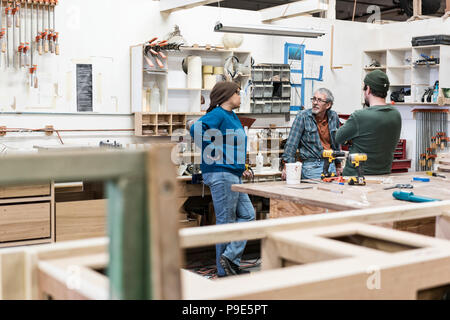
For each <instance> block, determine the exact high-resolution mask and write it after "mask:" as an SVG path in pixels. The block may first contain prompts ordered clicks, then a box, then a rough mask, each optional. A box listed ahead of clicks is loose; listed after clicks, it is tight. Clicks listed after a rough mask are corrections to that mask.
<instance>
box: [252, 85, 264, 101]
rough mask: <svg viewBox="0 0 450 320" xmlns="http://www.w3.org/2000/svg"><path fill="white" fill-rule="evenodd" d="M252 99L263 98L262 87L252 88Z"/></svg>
mask: <svg viewBox="0 0 450 320" xmlns="http://www.w3.org/2000/svg"><path fill="white" fill-rule="evenodd" d="M253 97H254V98H263V97H264V85H262V84H256V85H255V86H254V87H253Z"/></svg>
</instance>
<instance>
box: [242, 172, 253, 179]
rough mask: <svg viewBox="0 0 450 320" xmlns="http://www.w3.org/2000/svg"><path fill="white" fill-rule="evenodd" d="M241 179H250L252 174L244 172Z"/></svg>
mask: <svg viewBox="0 0 450 320" xmlns="http://www.w3.org/2000/svg"><path fill="white" fill-rule="evenodd" d="M242 177H243V178H244V179H252V178H253V173H252V172H251V171H250V170H245V171H244V173H243V174H242Z"/></svg>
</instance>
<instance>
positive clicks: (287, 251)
mask: <svg viewBox="0 0 450 320" xmlns="http://www.w3.org/2000/svg"><path fill="white" fill-rule="evenodd" d="M165 203H167V202H165ZM172 209H174V208H172ZM154 210H157V209H154ZM166 216H170V215H166ZM430 216H437V217H438V223H437V226H438V229H439V232H437V236H439V237H442V238H445V239H450V200H449V201H441V202H434V203H424V204H413V205H406V206H403V207H390V208H377V209H366V210H358V211H351V212H350V211H346V212H339V213H333V214H329V215H315V216H303V217H294V218H285V219H277V220H264V221H255V222H248V223H242V224H230V225H218V226H208V227H203V228H192V229H181V230H180V231H179V236H180V243H181V247H183V248H190V247H198V246H205V245H211V244H215V243H217V242H223V241H235V240H242V239H262V271H261V272H257V273H253V274H251V275H248V276H247V275H242V276H238V277H231V278H224V279H223V280H217V281H210V280H206V279H205V278H202V277H201V276H199V275H196V274H193V273H191V272H187V271H186V270H182V272H181V274H180V276H179V277H178V278H176V277H175V278H172V281H169V280H167V279H163V280H162V281H161V283H159V285H158V286H159V287H160V288H165V290H170V291H171V292H172V293H173V294H174V296H172V297H171V298H174V299H180V298H183V299H416V298H420V297H422V296H424V295H423V294H418V292H419V291H422V290H427V289H430V288H435V287H442V286H445V285H448V283H449V282H450V241H448V240H444V239H435V238H431V237H426V236H422V235H416V234H411V233H407V232H401V231H396V230H390V229H384V228H381V227H378V226H371V225H368V224H366V223H379V222H383V221H401V220H407V219H412V218H418V217H430ZM353 234H360V235H363V236H366V237H368V240H366V242H368V243H369V245H366V246H357V245H354V244H349V243H344V242H342V241H338V240H335V239H330V238H336V237H342V236H345V235H353ZM161 236H162V237H166V240H164V239H162V240H161V241H159V244H160V249H161V250H160V251H159V252H158V254H159V255H160V257H162V261H161V263H160V264H159V265H160V267H163V266H165V267H166V269H161V268H160V269H158V268H157V270H165V272H166V273H167V272H170V271H171V270H172V272H173V273H178V271H179V270H178V269H177V268H178V267H177V266H179V265H180V264H179V261H178V260H177V258H175V259H173V257H174V256H172V255H171V253H170V252H167V250H165V249H166V248H168V247H169V246H170V245H168V244H167V242H168V241H169V239H171V241H173V234H169V233H168V234H165V235H161ZM160 239H161V238H160ZM377 239H379V240H381V241H378V242H377V241H376V240H377ZM374 240H375V241H374ZM156 241H158V240H156ZM107 245H108V240H107V239H106V238H99V239H90V240H79V241H73V242H65V243H60V244H53V245H43V246H38V247H30V248H25V249H24V248H14V249H5V250H6V251H0V274H1V277H0V298H3V299H23V298H24V297H26V298H39V297H41V298H42V297H45V296H44V295H43V293H46V294H48V293H50V294H51V295H52V296H53V297H54V298H60V299H106V297H108V294H107V292H108V286H109V281H108V279H107V278H106V276H104V275H102V274H100V273H98V272H95V271H93V270H92V269H96V268H97V269H98V268H100V269H101V268H104V267H106V265H107V263H108V256H107V254H106V250H107ZM402 247H406V249H410V250H406V249H405V250H399V248H400V249H404V248H402ZM408 247H409V248H408ZM163 248H164V249H163ZM162 250H164V252H163V251H162ZM383 250H384V251H383ZM386 251H388V252H386ZM389 251H395V252H389ZM153 256H155V255H153ZM171 256H172V257H171ZM297 264H301V265H297ZM68 266H72V268H74V267H75V270H76V271H77V272H78V273H77V275H78V276H79V278H78V285H77V286H75V288H68V287H67V285H68V283H69V282H70V278H71V277H73V276H74V274H73V269H72V270H70V269H68ZM286 266H289V268H284V267H286ZM17 270H24V272H23V273H20V272H17ZM71 271H72V274H71ZM23 274H25V277H23ZM377 277H380V278H379V279H378V278H377ZM161 279H162V278H161ZM2 281H3V282H2ZM163 282H165V283H163ZM377 285H378V286H379V288H378V287H377ZM163 291H164V290H163Z"/></svg>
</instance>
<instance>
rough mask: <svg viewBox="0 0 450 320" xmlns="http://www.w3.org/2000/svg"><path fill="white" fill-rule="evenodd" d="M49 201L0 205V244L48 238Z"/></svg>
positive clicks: (49, 235)
mask: <svg viewBox="0 0 450 320" xmlns="http://www.w3.org/2000/svg"><path fill="white" fill-rule="evenodd" d="M50 225H51V206H50V201H48V202H41V203H26V204H13V205H0V244H2V243H3V242H11V241H23V240H32V239H43V238H50V237H51V234H50Z"/></svg>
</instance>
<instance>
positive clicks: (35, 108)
mask: <svg viewBox="0 0 450 320" xmlns="http://www.w3.org/2000/svg"><path fill="white" fill-rule="evenodd" d="M132 3H133V5H127V4H125V3H124V2H123V1H119V0H96V1H88V0H64V1H61V2H60V5H59V6H58V7H57V10H56V12H57V17H56V18H57V21H56V26H57V29H58V31H59V32H60V47H61V55H60V56H54V55H53V56H50V55H48V56H42V57H39V58H38V64H39V66H38V76H39V82H40V88H39V89H37V90H36V89H31V88H29V85H28V84H27V81H26V79H27V78H26V77H27V74H26V73H25V72H21V73H18V72H12V71H6V70H1V71H0V112H1V113H2V115H1V121H0V125H1V126H7V127H11V128H42V127H44V126H45V125H53V126H54V127H55V128H56V129H111V128H115V129H132V128H133V116H132V115H131V114H130V51H129V47H130V46H131V45H135V44H139V43H142V42H143V41H145V40H148V39H150V38H151V37H153V36H159V37H163V36H164V35H166V34H167V33H169V32H171V31H172V30H173V26H174V25H175V24H177V25H179V27H180V29H181V33H182V35H183V36H184V37H185V38H186V39H187V40H188V42H189V44H193V43H199V44H206V43H209V44H212V45H220V44H221V38H222V36H223V34H221V33H214V32H213V26H214V24H215V22H216V21H218V20H222V21H227V22H229V23H247V24H258V23H259V21H260V15H259V13H258V12H252V11H244V10H234V9H225V8H222V9H220V10H219V9H217V8H215V7H197V8H193V9H188V10H182V11H178V12H174V13H172V14H171V15H162V14H160V13H159V2H158V1H148V0H133V1H132ZM434 20H437V19H432V20H427V22H425V25H422V24H423V23H424V22H414V23H409V24H407V23H395V24H392V25H372V24H366V23H353V22H348V21H340V20H335V21H331V20H327V19H319V18H310V17H298V18H291V19H286V20H284V21H278V22H275V23H276V24H280V25H286V26H292V27H303V28H305V27H314V28H317V29H324V30H326V31H327V34H326V35H325V36H323V37H321V38H319V39H306V40H305V39H301V38H280V37H270V36H256V35H255V36H253V35H244V42H243V44H242V46H241V48H240V50H248V51H251V52H252V53H253V57H254V59H255V61H256V63H262V62H269V63H280V62H282V61H283V51H284V44H285V42H292V43H299V44H305V46H306V49H307V50H319V51H323V52H324V56H323V59H322V61H323V65H324V81H322V82H320V81H314V82H313V81H308V83H307V90H306V92H305V101H306V107H310V104H309V103H308V101H309V98H310V97H311V95H312V92H313V90H314V89H317V88H319V87H328V88H329V89H331V90H332V91H333V93H334V94H335V100H336V102H335V106H334V109H335V110H336V111H337V112H339V113H346V114H347V113H351V112H352V111H353V110H356V109H358V108H360V107H361V104H360V102H361V79H362V51H363V50H366V49H375V48H381V47H383V46H391V43H389V41H392V42H393V43H394V44H392V46H408V45H409V44H407V43H406V42H407V41H409V40H410V38H411V35H412V34H414V32H416V31H417V32H419V31H420V33H421V34H422V33H423V32H425V31H424V30H425V27H426V29H428V30H440V28H442V27H443V24H442V22H439V23H438V22H436V21H434ZM332 25H334V52H333V64H334V66H341V67H342V69H331V68H330V60H331V59H330V58H331V34H330V32H331V26H332ZM445 27H446V28H448V21H447V22H446V24H445ZM408 32H409V34H410V35H407V34H408ZM391 34H399V35H400V38H401V39H402V40H401V41H400V42H397V41H396V40H394V39H391ZM388 39H391V40H388ZM401 42H405V44H403V43H401ZM79 62H89V63H92V64H93V65H94V74H95V76H94V77H96V79H100V81H97V82H96V83H95V84H94V112H95V113H97V114H95V115H93V114H72V113H75V112H76V100H75V97H76V91H75V89H76V88H75V75H74V66H75V64H76V63H79ZM94 81H95V80H94ZM16 112H21V113H22V114H20V115H18V114H16ZM55 113H59V114H55ZM293 118H294V116H291V119H290V121H292V120H293ZM269 123H276V124H277V125H280V126H281V125H288V124H289V122H286V121H285V119H284V117H277V118H273V117H270V116H263V117H261V118H259V119H258V120H257V122H256V123H255V126H264V125H268V124H269ZM414 134H415V131H414V133H410V132H409V130H408V132H405V135H411V136H412V135H414ZM61 137H62V139H63V140H64V142H65V143H66V144H83V145H86V144H95V145H97V144H98V142H99V141H100V140H106V139H110V140H117V141H118V142H120V143H122V144H124V145H127V144H134V143H138V144H142V143H150V142H154V141H158V142H160V141H166V140H167V139H164V138H162V139H160V138H153V139H152V138H136V137H134V136H133V135H132V133H131V132H121V133H103V134H102V133H98V132H92V133H62V134H61ZM408 139H409V138H408ZM0 143H1V144H3V145H4V146H5V147H6V149H5V150H6V151H24V150H30V149H32V147H33V146H34V145H58V144H60V141H59V140H58V138H57V136H56V135H53V136H50V137H46V136H45V135H44V134H40V133H39V134H37V133H36V134H34V133H33V134H24V133H20V134H13V133H11V134H10V133H8V134H7V136H6V137H1V138H0Z"/></svg>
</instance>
